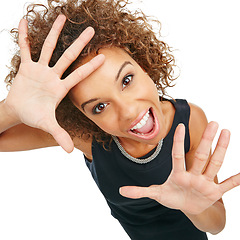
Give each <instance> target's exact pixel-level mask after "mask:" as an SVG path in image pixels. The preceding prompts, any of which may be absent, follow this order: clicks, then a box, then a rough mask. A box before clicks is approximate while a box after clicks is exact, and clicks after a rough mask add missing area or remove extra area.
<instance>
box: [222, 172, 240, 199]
mask: <svg viewBox="0 0 240 240" xmlns="http://www.w3.org/2000/svg"><path fill="white" fill-rule="evenodd" d="M239 185H240V173H238V174H237V175H235V176H232V177H230V178H228V179H227V180H225V181H223V182H222V183H220V187H221V190H222V192H223V194H224V193H226V192H227V191H229V190H231V189H233V188H235V187H237V186H239Z"/></svg>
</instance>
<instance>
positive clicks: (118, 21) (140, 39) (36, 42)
mask: <svg viewBox="0 0 240 240" xmlns="http://www.w3.org/2000/svg"><path fill="white" fill-rule="evenodd" d="M128 4H129V1H128V0H65V1H61V0H48V6H44V5H42V4H30V5H29V6H28V7H27V14H26V15H25V16H24V18H26V19H27V20H28V26H29V33H28V38H29V42H30V48H31V54H32V60H33V61H38V59H39V57H40V52H41V49H42V45H43V43H44V40H45V38H46V37H47V35H48V33H49V31H50V29H51V26H52V24H53V22H54V21H55V19H56V18H57V16H58V15H59V14H64V15H65V16H66V17H67V22H66V24H65V26H64V28H63V30H62V32H61V34H60V37H59V39H58V43H57V46H56V49H55V51H54V53H53V56H52V58H51V61H50V66H54V65H55V63H56V62H57V60H58V59H59V58H60V57H61V55H62V54H63V52H64V51H65V50H66V49H67V48H68V47H69V46H70V45H71V44H72V43H73V41H74V40H75V39H76V38H77V37H78V36H79V35H80V34H81V32H82V31H83V30H84V29H85V28H87V27H88V26H92V27H93V28H94V29H95V35H94V37H93V39H92V40H91V41H90V43H89V44H88V45H87V46H86V47H85V48H84V50H83V51H82V53H81V54H80V55H79V57H78V59H77V60H76V61H75V62H74V63H73V64H72V65H71V66H70V67H69V68H68V69H67V70H66V72H65V73H64V75H63V77H62V78H64V77H65V76H67V75H68V74H70V73H71V72H72V71H73V69H74V65H76V64H77V63H79V61H81V59H83V58H84V57H85V56H87V55H89V54H90V53H93V52H95V53H97V51H98V50H99V49H100V48H102V47H110V46H114V47H119V48H122V49H124V50H125V51H127V52H128V54H129V55H130V56H131V57H132V58H133V59H134V60H135V61H136V62H137V63H138V64H139V65H140V66H141V67H142V68H143V69H144V70H145V71H146V72H147V73H148V75H149V76H150V77H151V78H152V80H153V81H154V83H155V84H156V87H157V89H158V91H159V92H160V94H161V95H162V96H164V95H165V94H166V91H165V89H166V88H167V87H170V86H172V85H171V83H172V81H173V80H175V79H174V77H173V67H174V66H175V61H174V57H173V55H172V54H171V50H170V48H169V46H168V45H167V44H166V43H165V42H163V41H160V40H159V39H158V38H157V37H156V34H155V33H154V31H153V28H152V26H151V24H150V21H152V20H150V19H149V17H147V16H146V15H145V14H144V13H142V12H141V11H140V10H137V11H135V12H130V11H129V10H128V9H127V8H126V6H127V5H128ZM153 21H155V22H157V23H159V24H160V22H159V21H157V20H153ZM11 33H12V35H13V36H14V41H15V42H16V43H17V44H18V30H17V29H12V30H11ZM20 62H21V59H20V52H19V50H18V51H17V52H16V53H15V55H14V56H13V58H12V61H11V67H10V73H9V74H8V76H7V77H6V79H5V82H6V83H7V85H11V84H12V81H13V80H14V78H15V76H16V74H17V72H18V69H19V65H20ZM56 117H57V120H58V122H59V124H60V125H61V126H62V127H63V128H65V129H66V130H67V131H68V132H69V134H70V135H71V136H72V137H76V136H77V137H81V138H83V139H85V138H88V137H89V136H94V137H95V139H96V140H97V141H99V142H103V143H105V142H106V140H107V139H109V135H108V134H106V133H105V132H103V131H102V130H101V129H100V128H99V127H98V126H96V125H95V124H94V123H93V122H92V121H91V120H89V119H88V118H87V117H86V116H85V115H84V114H83V113H81V111H79V110H78V109H77V108H76V107H75V106H74V105H73V104H72V102H71V101H70V99H69V97H68V96H66V97H65V98H64V99H63V100H62V102H61V103H60V104H59V106H58V108H57V110H56Z"/></svg>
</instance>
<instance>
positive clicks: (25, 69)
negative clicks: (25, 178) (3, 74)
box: [4, 15, 104, 152]
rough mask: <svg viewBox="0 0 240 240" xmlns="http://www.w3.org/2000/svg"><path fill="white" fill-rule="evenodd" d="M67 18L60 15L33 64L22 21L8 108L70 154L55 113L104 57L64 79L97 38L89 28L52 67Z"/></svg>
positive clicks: (67, 139)
mask: <svg viewBox="0 0 240 240" xmlns="http://www.w3.org/2000/svg"><path fill="white" fill-rule="evenodd" d="M65 21H66V17H65V16H64V15H59V16H58V18H57V19H56V21H55V22H54V24H53V26H52V29H51V31H50V33H49V34H48V36H47V38H46V40H45V42H44V45H43V48H42V51H41V55H40V58H39V61H38V62H33V61H32V59H31V52H30V47H29V43H28V38H27V34H28V26H27V25H28V23H27V21H26V20H24V19H22V20H21V21H20V24H19V46H20V55H21V64H20V68H19V71H18V74H17V76H16V78H15V79H14V82H13V84H12V86H11V89H10V91H9V94H8V96H7V98H6V99H5V102H4V105H5V109H7V112H8V115H9V116H10V117H11V118H12V119H15V122H16V123H24V124H26V125H28V126H31V127H34V128H39V129H42V130H44V131H45V132H48V133H50V134H51V135H52V136H53V137H54V139H55V140H56V141H57V143H58V144H59V145H60V146H61V147H62V148H63V149H64V150H65V151H67V152H71V151H72V150H73V148H74V145H73V142H72V140H71V138H70V136H69V134H68V133H67V132H66V131H65V130H64V129H63V128H61V127H60V126H59V124H58V123H57V120H56V117H55V110H56V108H57V106H58V104H59V103H60V102H61V100H62V99H63V98H64V97H65V96H66V94H67V93H68V92H69V90H70V89H71V88H72V87H74V86H75V85H76V84H78V83H79V82H80V81H82V80H83V79H84V78H86V77H87V76H88V75H90V74H91V73H92V72H93V71H95V70H96V69H97V68H99V67H100V66H101V65H102V64H103V62H104V56H103V55H102V54H101V55H98V56H96V57H95V58H93V59H92V60H91V61H89V62H88V63H86V64H84V65H82V66H81V67H79V68H77V69H76V70H75V71H74V72H72V73H71V74H70V75H69V76H68V77H66V78H65V79H64V80H61V76H62V75H63V73H64V72H65V70H66V69H67V68H68V67H69V66H70V65H71V63H72V62H73V61H74V60H75V59H76V58H77V57H78V55H79V54H80V52H81V51H82V49H83V48H84V47H85V46H86V44H87V43H88V42H89V41H90V40H91V38H92V37H93V35H94V30H93V28H91V27H89V28H87V29H86V30H84V31H83V32H82V34H81V35H80V36H79V37H78V38H77V39H76V41H75V42H74V43H73V44H72V45H71V46H70V47H69V48H68V49H67V50H66V51H65V52H64V54H63V55H62V56H61V58H60V59H59V60H58V61H57V63H56V64H55V66H53V67H49V62H50V59H51V57H52V53H53V51H54V49H55V46H56V43H57V40H58V37H59V34H60V32H61V30H62V28H63V26H64V24H65Z"/></svg>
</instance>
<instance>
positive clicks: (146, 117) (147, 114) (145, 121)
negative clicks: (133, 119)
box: [131, 111, 149, 130]
mask: <svg viewBox="0 0 240 240" xmlns="http://www.w3.org/2000/svg"><path fill="white" fill-rule="evenodd" d="M148 118H149V111H148V112H147V113H146V114H145V115H144V116H143V118H142V120H141V121H140V122H139V123H138V124H136V125H135V126H134V127H133V128H131V130H135V129H139V128H142V127H143V126H144V125H145V124H146V123H147V120H148Z"/></svg>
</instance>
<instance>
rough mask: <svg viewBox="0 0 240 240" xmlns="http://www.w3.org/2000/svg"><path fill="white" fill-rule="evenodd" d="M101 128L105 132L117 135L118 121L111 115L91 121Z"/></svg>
mask: <svg viewBox="0 0 240 240" xmlns="http://www.w3.org/2000/svg"><path fill="white" fill-rule="evenodd" d="M91 120H92V121H93V122H94V123H95V124H96V125H97V126H98V127H99V128H101V129H102V130H103V131H104V132H106V133H108V134H111V135H115V134H116V131H117V129H118V124H117V121H116V119H115V118H114V117H113V116H111V117H110V115H109V114H107V115H105V116H103V115H102V116H101V117H96V118H94V117H93V118H92V119H91Z"/></svg>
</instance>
